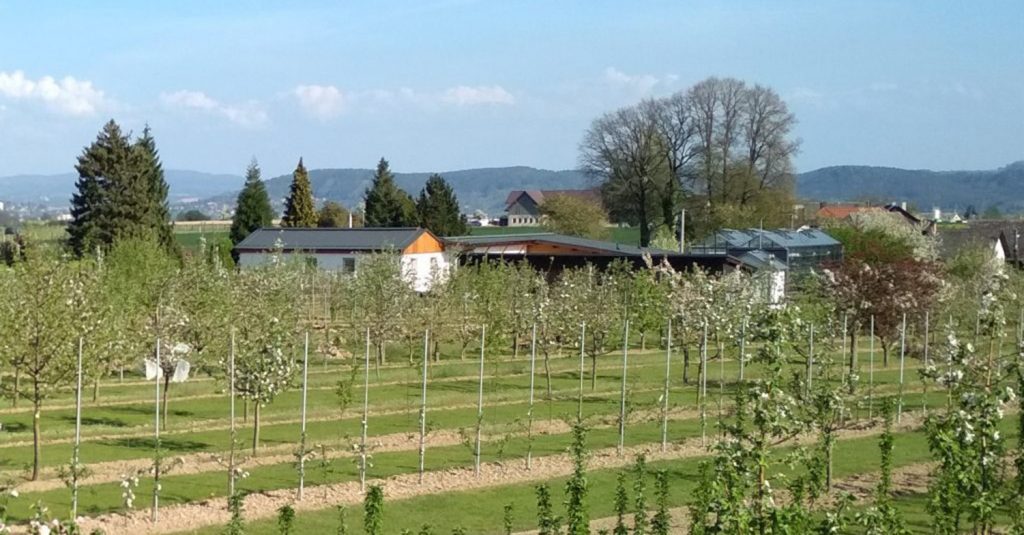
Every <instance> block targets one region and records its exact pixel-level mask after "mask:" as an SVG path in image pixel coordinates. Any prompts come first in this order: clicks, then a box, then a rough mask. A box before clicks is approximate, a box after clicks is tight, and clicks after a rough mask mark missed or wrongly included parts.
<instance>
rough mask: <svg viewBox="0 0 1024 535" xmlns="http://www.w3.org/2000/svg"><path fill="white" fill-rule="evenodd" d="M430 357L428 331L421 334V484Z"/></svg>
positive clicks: (424, 454)
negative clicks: (428, 362)
mask: <svg viewBox="0 0 1024 535" xmlns="http://www.w3.org/2000/svg"><path fill="white" fill-rule="evenodd" d="M429 357H430V329H427V330H426V331H424V332H423V385H422V387H421V393H420V477H419V482H420V484H421V485H422V484H423V470H424V463H425V460H426V457H427V360H429Z"/></svg>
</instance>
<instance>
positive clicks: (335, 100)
mask: <svg viewBox="0 0 1024 535" xmlns="http://www.w3.org/2000/svg"><path fill="white" fill-rule="evenodd" d="M292 94H293V95H295V98H296V99H298V101H299V105H300V106H302V109H304V110H305V111H306V113H309V114H310V115H312V116H314V117H316V118H318V119H322V120H326V119H331V118H333V117H337V116H338V115H339V114H341V112H342V111H344V110H345V100H346V99H345V95H344V94H343V93H342V92H341V90H340V89H338V88H337V87H334V86H333V85H300V86H298V87H296V88H295V89H293V90H292Z"/></svg>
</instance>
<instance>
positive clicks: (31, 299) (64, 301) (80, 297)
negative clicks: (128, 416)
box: [0, 249, 97, 481]
mask: <svg viewBox="0 0 1024 535" xmlns="http://www.w3.org/2000/svg"><path fill="white" fill-rule="evenodd" d="M94 275H95V267H94V265H93V264H92V262H91V261H89V260H81V261H68V260H66V259H62V258H60V257H58V256H57V255H56V254H55V253H54V252H52V251H46V250H41V249H39V250H36V249H29V250H28V251H26V256H25V260H24V261H22V262H18V263H16V264H15V265H14V267H13V268H12V269H10V270H4V271H3V275H2V276H3V278H4V281H3V289H4V290H5V292H4V293H5V295H4V299H2V300H0V301H2V303H3V304H2V305H0V306H3V307H4V310H3V311H2V314H0V315H2V317H3V318H2V320H0V321H2V322H3V327H4V332H5V333H6V335H5V336H4V337H3V342H2V343H3V346H2V350H3V352H4V353H5V355H6V356H7V360H8V361H12V362H14V363H15V364H16V365H17V366H18V368H19V373H20V375H21V376H22V377H23V378H24V381H25V382H27V383H28V386H27V387H25V390H26V391H25V392H18V393H17V395H20V396H24V397H27V398H28V400H29V401H30V402H31V403H32V475H31V479H32V480H33V481H34V480H37V479H39V475H40V467H41V463H42V446H43V439H42V422H41V419H42V412H43V406H44V404H45V402H46V400H47V399H48V398H49V397H50V396H51V395H53V394H54V393H56V392H57V391H58V390H59V389H61V388H63V387H66V386H67V385H69V384H70V383H71V381H72V380H74V378H75V371H76V355H77V353H76V349H77V344H78V338H79V336H80V334H81V333H82V332H85V331H88V330H91V328H92V324H93V322H94V321H96V319H97V316H96V315H95V313H94V312H95V311H94V310H93V309H92V307H91V306H90V303H88V302H87V301H86V296H88V295H90V293H91V291H90V290H91V285H94V284H97V278H96V277H95V276H94Z"/></svg>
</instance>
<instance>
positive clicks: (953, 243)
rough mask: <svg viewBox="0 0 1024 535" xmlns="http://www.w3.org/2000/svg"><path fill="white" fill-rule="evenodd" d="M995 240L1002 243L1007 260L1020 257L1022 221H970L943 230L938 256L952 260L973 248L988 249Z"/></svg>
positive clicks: (1022, 235) (1023, 229)
mask: <svg viewBox="0 0 1024 535" xmlns="http://www.w3.org/2000/svg"><path fill="white" fill-rule="evenodd" d="M996 240H1001V241H1002V242H1003V250H1004V252H1005V253H1006V257H1007V259H1009V260H1015V259H1016V258H1017V257H1019V256H1022V255H1021V251H1019V250H1018V251H1016V254H1015V251H1014V248H1015V246H1016V247H1017V248H1018V249H1019V248H1020V247H1024V221H971V222H969V223H967V225H966V226H964V227H960V228H944V229H942V230H941V231H940V232H939V254H940V255H941V256H942V257H943V258H952V257H954V256H956V255H957V253H960V252H962V251H965V250H968V249H973V248H981V247H984V248H988V247H991V246H992V245H994V242H995V241H996Z"/></svg>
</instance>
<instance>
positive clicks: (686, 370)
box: [683, 344, 690, 385]
mask: <svg viewBox="0 0 1024 535" xmlns="http://www.w3.org/2000/svg"><path fill="white" fill-rule="evenodd" d="M683 384H686V385H688V384H690V346H689V345H688V344H683Z"/></svg>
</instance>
